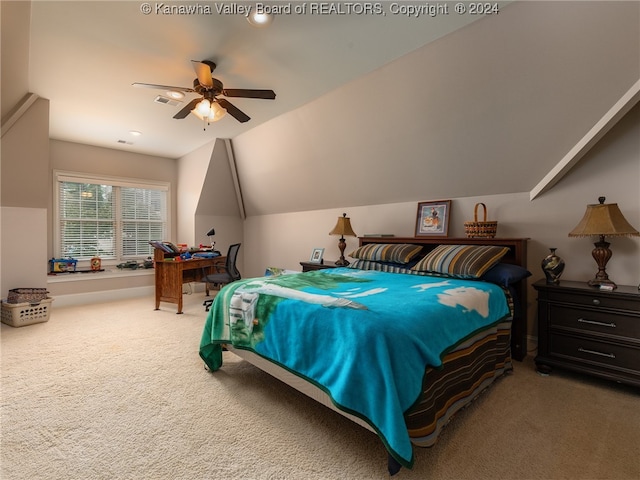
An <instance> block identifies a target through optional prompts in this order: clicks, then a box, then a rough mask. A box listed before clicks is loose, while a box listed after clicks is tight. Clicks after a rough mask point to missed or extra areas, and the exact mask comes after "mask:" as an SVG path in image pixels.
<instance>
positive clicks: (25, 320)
mask: <svg viewBox="0 0 640 480" xmlns="http://www.w3.org/2000/svg"><path fill="white" fill-rule="evenodd" d="M52 302H53V298H45V299H43V300H40V302H39V303H7V302H5V301H4V300H3V301H2V323H6V324H7V325H11V326H12V327H24V326H25V325H32V324H34V323H42V322H46V321H48V320H49V315H50V314H51V303H52Z"/></svg>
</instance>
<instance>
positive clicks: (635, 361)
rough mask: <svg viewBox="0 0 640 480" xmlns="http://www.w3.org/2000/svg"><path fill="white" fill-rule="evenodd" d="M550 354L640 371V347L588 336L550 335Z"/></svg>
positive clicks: (593, 363)
mask: <svg viewBox="0 0 640 480" xmlns="http://www.w3.org/2000/svg"><path fill="white" fill-rule="evenodd" d="M549 354H550V355H551V356H553V357H564V358H567V357H568V358H570V359H571V360H575V361H578V362H581V363H584V364H590V365H600V366H604V367H607V368H614V369H622V370H632V371H634V372H640V349H637V348H633V347H627V346H624V345H615V344H611V343H605V342H598V341H594V340H590V339H587V338H575V337H567V336H565V335H550V339H549Z"/></svg>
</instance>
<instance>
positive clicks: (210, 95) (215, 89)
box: [133, 60, 276, 123]
mask: <svg viewBox="0 0 640 480" xmlns="http://www.w3.org/2000/svg"><path fill="white" fill-rule="evenodd" d="M191 63H192V64H193V68H194V70H195V71H196V75H197V78H195V79H194V80H193V88H188V87H171V86H168V85H154V84H150V83H134V84H133V86H134V87H141V88H155V89H160V90H167V91H175V92H185V93H197V94H199V95H202V98H195V99H193V100H191V101H190V102H189V103H188V104H187V105H186V106H185V107H184V108H183V109H182V110H180V111H179V112H178V113H176V114H175V115H174V116H173V118H176V119H183V118H185V117H186V116H187V115H189V113H192V112H193V113H194V114H195V115H196V116H198V117H199V118H200V119H202V120H205V121H207V122H212V121H213V122H215V121H217V120H220V119H221V118H222V117H223V116H224V115H225V114H226V113H227V112H228V113H229V114H230V115H231V116H232V117H233V118H235V119H236V120H238V121H239V122H241V123H244V122H248V121H249V120H251V118H250V117H249V116H248V115H247V114H246V113H244V112H243V111H242V110H240V109H239V108H238V107H236V106H235V105H233V104H232V103H231V102H229V101H228V100H227V99H226V98H219V96H220V95H222V96H224V97H240V98H261V99H266V100H273V99H275V98H276V94H275V92H274V91H273V90H252V89H244V88H224V85H223V84H222V82H221V81H220V80H218V79H217V78H213V76H212V75H213V71H214V70H215V68H216V64H215V63H214V62H212V61H210V60H203V61H201V62H198V61H196V60H192V61H191Z"/></svg>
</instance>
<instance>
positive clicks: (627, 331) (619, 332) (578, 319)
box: [549, 305, 640, 342]
mask: <svg viewBox="0 0 640 480" xmlns="http://www.w3.org/2000/svg"><path fill="white" fill-rule="evenodd" d="M549 327H550V328H551V329H553V328H554V327H561V328H570V329H575V330H580V331H584V332H593V333H600V334H605V335H611V336H616V337H625V338H627V339H635V340H637V341H638V342H640V317H634V316H631V315H626V314H624V313H618V314H615V315H612V314H611V313H610V312H606V311H602V310H599V309H595V308H591V309H587V308H578V307H572V306H565V305H549Z"/></svg>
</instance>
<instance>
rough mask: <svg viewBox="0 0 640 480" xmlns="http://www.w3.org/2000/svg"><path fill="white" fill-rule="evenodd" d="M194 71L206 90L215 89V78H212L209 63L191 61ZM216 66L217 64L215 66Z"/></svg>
mask: <svg viewBox="0 0 640 480" xmlns="http://www.w3.org/2000/svg"><path fill="white" fill-rule="evenodd" d="M191 63H192V64H193V69H194V70H195V71H196V75H197V77H198V82H200V85H202V86H203V87H205V88H213V78H212V77H211V73H212V71H211V66H210V65H209V64H207V63H203V62H198V61H196V60H191ZM214 65H215V64H214Z"/></svg>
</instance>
